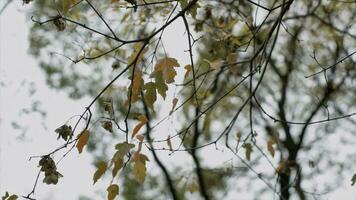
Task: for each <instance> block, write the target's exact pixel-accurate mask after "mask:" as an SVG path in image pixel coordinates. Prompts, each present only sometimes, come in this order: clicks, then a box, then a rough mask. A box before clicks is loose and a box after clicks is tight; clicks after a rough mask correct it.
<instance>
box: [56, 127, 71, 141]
mask: <svg viewBox="0 0 356 200" xmlns="http://www.w3.org/2000/svg"><path fill="white" fill-rule="evenodd" d="M55 132H56V133H57V134H58V137H57V140H58V139H60V138H62V139H63V140H65V141H68V140H70V139H72V137H73V130H72V127H71V126H68V125H66V124H64V125H62V126H61V127H59V128H57V129H56V130H55Z"/></svg>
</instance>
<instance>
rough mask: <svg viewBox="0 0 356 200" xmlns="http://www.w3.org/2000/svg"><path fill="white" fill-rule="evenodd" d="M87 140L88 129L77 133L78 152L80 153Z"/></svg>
mask: <svg viewBox="0 0 356 200" xmlns="http://www.w3.org/2000/svg"><path fill="white" fill-rule="evenodd" d="M88 140H89V130H88V129H85V130H84V131H83V132H82V133H81V134H79V140H78V143H77V145H76V147H77V149H78V152H79V153H82V151H83V147H84V146H85V145H86V144H87V142H88Z"/></svg>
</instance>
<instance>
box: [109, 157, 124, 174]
mask: <svg viewBox="0 0 356 200" xmlns="http://www.w3.org/2000/svg"><path fill="white" fill-rule="evenodd" d="M117 154H118V152H116V153H115V155H114V158H113V160H112V162H113V163H114V168H113V169H112V177H115V176H116V174H117V172H118V171H119V170H120V169H121V168H122V166H123V164H124V160H123V159H122V158H121V157H120V156H118V155H117Z"/></svg>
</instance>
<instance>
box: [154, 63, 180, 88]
mask: <svg viewBox="0 0 356 200" xmlns="http://www.w3.org/2000/svg"><path fill="white" fill-rule="evenodd" d="M179 66H180V65H179V63H178V62H177V60H176V59H175V58H169V57H167V58H163V59H161V60H158V61H157V63H156V65H155V72H159V71H160V72H162V77H163V79H164V80H165V82H166V83H173V82H174V77H175V76H176V75H177V72H176V70H175V69H174V67H179Z"/></svg>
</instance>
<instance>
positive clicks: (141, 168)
mask: <svg viewBox="0 0 356 200" xmlns="http://www.w3.org/2000/svg"><path fill="white" fill-rule="evenodd" d="M133 174H134V177H135V179H136V181H137V182H139V183H141V184H142V183H143V182H144V181H145V177H146V166H145V163H143V162H141V161H136V162H135V163H134V168H133Z"/></svg>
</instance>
